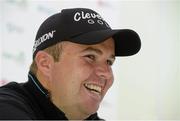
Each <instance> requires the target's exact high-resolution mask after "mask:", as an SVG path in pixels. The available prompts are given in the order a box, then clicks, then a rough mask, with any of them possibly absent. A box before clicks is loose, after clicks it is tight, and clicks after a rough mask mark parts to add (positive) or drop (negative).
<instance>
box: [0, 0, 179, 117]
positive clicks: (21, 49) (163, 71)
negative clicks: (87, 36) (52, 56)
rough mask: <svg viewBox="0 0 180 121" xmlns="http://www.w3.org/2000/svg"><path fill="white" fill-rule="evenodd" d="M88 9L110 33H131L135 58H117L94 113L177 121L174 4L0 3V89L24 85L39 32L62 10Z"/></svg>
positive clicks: (97, 0)
mask: <svg viewBox="0 0 180 121" xmlns="http://www.w3.org/2000/svg"><path fill="white" fill-rule="evenodd" d="M73 7H88V8H92V9H94V10H96V11H98V13H100V14H101V16H102V17H103V18H104V19H105V20H106V21H107V22H108V23H109V24H110V25H111V27H112V28H129V29H133V30H135V31H136V32H137V33H138V34H139V35H140V38H141V40H142V48H141V50H140V52H139V53H138V54H137V55H134V56H131V57H118V58H116V62H115V64H114V65H113V69H114V76H115V81H114V85H113V87H112V88H111V89H110V90H109V92H108V94H107V96H106V97H105V99H104V101H103V102H102V105H101V107H100V109H99V111H98V112H99V115H100V117H102V118H104V119H107V120H180V1H179V0H176V1H175V0H161V1H158V0H152V1H150V0H146V1H143V0H140V1H133V0H132V1H130V0H127V1H125V0H116V1H115V0H114V1H113V0H1V1H0V85H4V84H5V83H7V82H9V81H17V82H25V81H26V80H27V73H28V71H29V66H30V64H31V62H32V46H33V43H34V38H35V35H36V32H37V30H38V27H39V26H40V24H41V23H42V22H43V21H44V19H45V18H47V17H48V16H50V15H52V14H54V13H57V12H59V11H60V10H61V9H63V8H73Z"/></svg>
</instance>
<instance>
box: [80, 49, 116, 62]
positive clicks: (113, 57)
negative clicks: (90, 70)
mask: <svg viewBox="0 0 180 121" xmlns="http://www.w3.org/2000/svg"><path fill="white" fill-rule="evenodd" d="M86 51H90V52H96V53H98V54H99V55H102V54H103V52H102V51H101V50H100V49H96V48H93V47H88V48H86V49H84V50H82V52H86ZM110 58H112V59H114V60H115V55H114V54H112V55H111V56H110Z"/></svg>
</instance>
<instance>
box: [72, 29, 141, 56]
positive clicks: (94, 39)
mask: <svg viewBox="0 0 180 121" xmlns="http://www.w3.org/2000/svg"><path fill="white" fill-rule="evenodd" d="M110 37H112V38H113V39H114V41H115V55H116V56H130V55H134V54H136V53H137V52H138V51H139V50H140V48H141V41H140V38H139V36H138V34H137V33H136V32H135V31H133V30H130V29H121V30H111V29H108V30H99V31H92V32H88V33H82V34H79V35H76V36H73V37H71V38H70V41H72V42H75V43H79V44H87V45H93V44H98V43H101V42H103V41H105V40H106V39H108V38H110Z"/></svg>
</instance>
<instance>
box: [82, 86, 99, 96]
mask: <svg viewBox="0 0 180 121" xmlns="http://www.w3.org/2000/svg"><path fill="white" fill-rule="evenodd" d="M84 86H85V88H86V89H87V90H89V91H91V92H92V93H94V94H97V95H100V94H101V91H102V87H101V86H98V85H95V84H87V83H86V84H84Z"/></svg>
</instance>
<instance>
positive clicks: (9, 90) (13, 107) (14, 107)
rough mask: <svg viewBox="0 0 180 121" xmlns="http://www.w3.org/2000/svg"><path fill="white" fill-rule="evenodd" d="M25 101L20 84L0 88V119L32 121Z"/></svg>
mask: <svg viewBox="0 0 180 121" xmlns="http://www.w3.org/2000/svg"><path fill="white" fill-rule="evenodd" d="M27 100H28V99H27V97H26V91H25V89H23V87H22V86H21V84H18V83H16V82H11V83H9V84H7V85H5V86H2V87H0V107H1V108H0V112H1V113H0V119H33V111H32V110H31V108H30V107H29V106H28V101H27Z"/></svg>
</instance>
